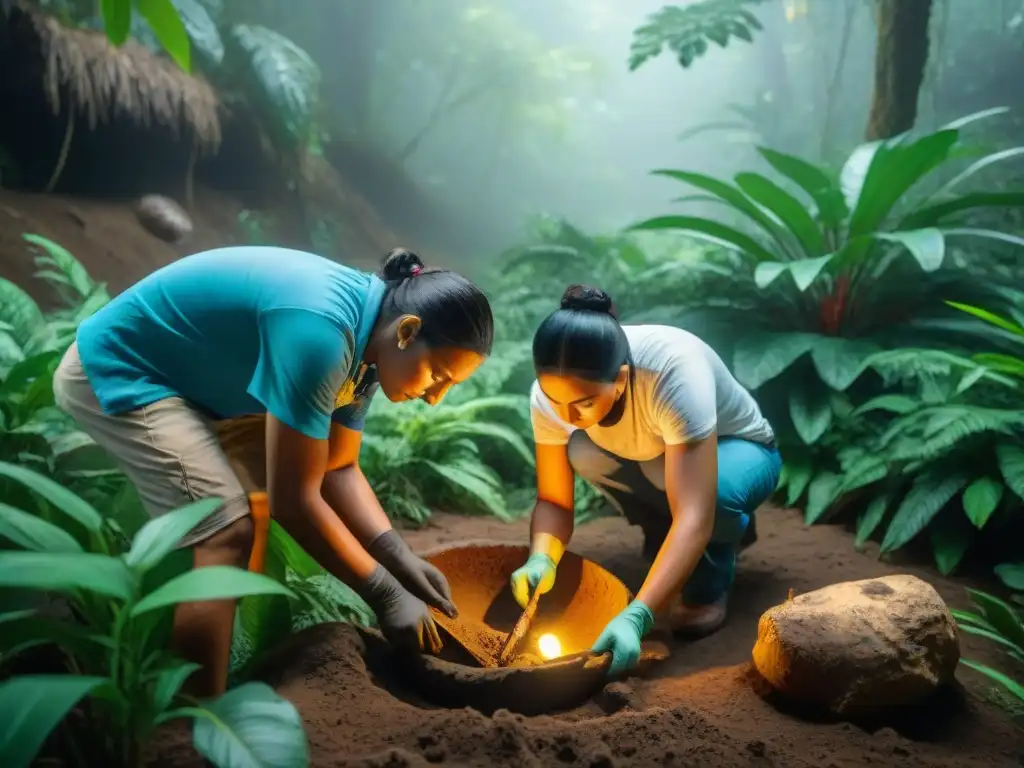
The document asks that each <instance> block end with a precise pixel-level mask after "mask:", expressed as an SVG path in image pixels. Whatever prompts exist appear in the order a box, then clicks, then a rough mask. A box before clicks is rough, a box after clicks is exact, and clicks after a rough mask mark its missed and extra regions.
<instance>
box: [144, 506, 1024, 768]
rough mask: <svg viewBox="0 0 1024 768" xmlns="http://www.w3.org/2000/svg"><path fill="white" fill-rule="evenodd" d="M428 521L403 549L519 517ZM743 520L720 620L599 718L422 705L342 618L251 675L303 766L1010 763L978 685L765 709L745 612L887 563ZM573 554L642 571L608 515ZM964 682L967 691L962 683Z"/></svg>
mask: <svg viewBox="0 0 1024 768" xmlns="http://www.w3.org/2000/svg"><path fill="white" fill-rule="evenodd" d="M435 522H436V523H437V525H436V526H435V527H433V528H431V529H427V530H425V531H417V532H411V533H410V534H409V535H408V539H409V541H410V543H411V544H412V545H413V546H414V547H415V548H416V549H418V550H420V551H423V550H427V549H430V548H433V547H436V546H437V545H438V544H441V543H446V542H451V541H459V540H465V539H484V538H486V539H500V538H504V539H506V540H509V541H516V542H517V543H518V542H519V541H522V540H525V537H526V535H527V534H526V530H527V529H526V526H525V524H520V525H517V526H504V525H500V524H497V523H494V522H492V521H487V520H470V519H466V518H453V517H447V516H440V517H438V518H437V519H436V521H435ZM759 522H760V524H759V526H758V528H759V533H760V535H761V540H760V541H759V542H758V543H757V544H756V545H754V546H753V547H752V548H751V549H750V550H748V551H747V552H746V553H745V554H744V556H743V558H742V565H741V567H740V569H739V575H738V584H737V592H736V597H735V600H734V601H733V606H732V613H731V616H730V620H729V622H728V624H727V625H726V626H725V627H724V628H723V629H722V630H721V631H720V632H719V633H717V634H716V635H714V636H712V637H709V638H706V639H704V640H702V641H698V642H695V643H691V644H688V645H682V644H680V645H677V646H676V647H675V649H674V653H673V656H672V658H671V659H670V660H669V661H668V662H666V663H664V664H663V665H661V666H659V667H658V668H657V669H656V671H655V673H654V674H655V675H656V677H653V678H652V679H649V680H640V679H632V680H630V681H628V683H627V685H628V689H627V690H623V689H622V686H616V690H615V691H614V694H613V695H609V696H606V697H604V699H605V701H607V700H608V699H614V700H617V701H619V703H620V706H621V703H622V702H628V704H629V705H628V706H626V707H625V708H624V709H620V710H619V711H618V712H616V714H614V715H610V716H609V715H606V714H605V712H604V711H602V709H601V708H600V706H599V704H598V702H597V701H594V702H591V703H588V704H587V705H586V706H584V707H582V708H580V709H577V710H574V711H572V712H567V713H561V714H558V715H554V716H543V717H533V718H526V717H521V716H518V715H512V714H509V713H507V712H498V713H496V714H495V715H494V716H493V717H485V716H483V715H481V714H480V713H479V712H476V711H474V710H470V709H462V710H441V709H436V708H431V707H428V706H426V705H423V704H421V703H419V702H417V701H415V699H414V697H413V696H412V695H411V694H410V693H408V691H407V690H406V689H404V688H403V687H401V686H400V685H399V684H398V681H396V680H394V679H393V675H391V674H388V673H387V672H384V673H383V674H382V676H379V675H377V674H375V673H374V672H372V671H370V670H369V669H368V666H367V663H366V661H365V658H364V656H365V654H366V651H365V645H364V643H363V642H362V641H361V640H360V636H359V634H358V633H357V632H356V631H355V630H353V629H351V628H347V627H342V626H324V627H319V628H314V629H312V630H309V631H308V632H306V633H304V634H302V635H298V636H296V637H295V638H293V639H292V641H291V643H290V644H289V646H288V647H287V648H286V649H283V652H282V653H280V654H279V655H277V656H276V658H275V659H273V660H271V662H270V664H269V665H268V666H269V669H270V670H271V671H270V672H269V673H268V674H267V675H266V678H267V680H268V682H270V683H271V684H272V685H274V686H275V687H276V688H277V689H278V690H279V691H280V692H281V693H282V694H283V695H285V696H287V697H288V698H290V699H291V700H292V701H294V702H295V703H296V705H297V706H298V707H299V709H300V711H301V712H302V715H303V717H304V718H305V721H306V728H307V733H308V735H309V738H310V742H311V749H312V760H313V765H314V766H318V767H319V766H361V767H364V768H369V766H396V767H397V766H426V765H437V764H441V765H452V766H455V765H458V766H481V767H483V766H488V767H491V766H493V767H495V768H503V767H506V766H507V767H510V768H511V767H512V766H580V767H581V768H582V767H586V766H593V767H595V768H596V767H597V766H659V765H678V766H704V767H705V768H742V767H743V766H759V767H761V768H765V767H767V766H778V767H779V768H782V767H785V768H803V766H814V768H853V767H854V766H864V765H871V766H893V767H894V768H895V767H896V766H898V767H899V768H1002V767H1003V766H1007V768H1008V767H1009V766H1019V765H1021V764H1022V761H1024V734H1022V733H1021V731H1020V730H1019V729H1017V728H1015V727H1014V726H1013V725H1012V724H1011V723H1010V722H1009V721H1008V719H1007V718H1006V716H1005V715H1004V714H1002V713H1001V712H999V711H997V710H995V709H994V708H992V707H991V706H990V705H988V704H986V703H984V702H983V701H982V700H981V699H980V698H979V697H978V696H977V695H976V693H977V692H980V691H982V690H983V687H977V688H972V690H971V691H969V692H968V693H966V694H965V693H962V692H951V693H950V694H949V695H947V696H944V697H942V700H941V701H937V702H935V703H934V705H933V706H930V707H929V708H928V709H927V711H923V712H917V713H914V714H912V715H910V716H908V717H906V718H905V719H904V720H903V721H902V722H899V723H888V724H884V725H883V724H878V723H876V724H874V726H872V727H866V726H865V727H862V726H855V725H852V724H848V723H831V724H830V723H821V722H818V723H816V722H812V721H809V720H806V719H801V718H799V717H798V716H797V715H796V714H794V713H786V712H784V711H782V710H780V709H779V708H777V707H776V706H774V705H773V703H772V702H771V701H770V698H771V697H770V696H767V695H765V694H764V691H763V686H762V685H761V684H760V683H759V681H758V680H757V679H756V677H755V676H754V674H753V673H752V671H751V665H750V651H751V647H752V646H753V643H754V639H755V634H756V625H757V618H758V617H759V616H760V614H761V612H763V611H764V609H766V608H767V607H769V606H770V605H773V604H775V603H778V602H781V601H782V600H784V599H785V598H786V594H787V592H788V590H789V589H790V588H792V589H793V590H794V591H796V592H798V593H799V592H804V591H808V590H811V589H815V588H818V587H821V586H824V585H826V584H829V583H834V582H836V581H843V580H851V579H860V578H867V577H870V576H877V575H880V574H885V573H891V572H894V570H895V569H893V568H891V567H889V566H886V565H884V564H881V563H879V562H877V561H876V560H874V559H873V558H871V557H868V556H864V555H859V554H856V553H855V552H854V551H853V550H852V547H851V543H850V541H849V538H848V537H847V536H846V535H845V534H844V533H843V532H842V531H839V530H837V529H835V528H829V527H819V528H813V529H810V530H807V529H805V528H803V526H802V524H801V523H800V521H799V518H798V517H797V516H796V515H794V514H791V513H786V512H776V511H768V512H766V513H765V514H764V515H763V517H762V519H761V520H760V521H759ZM573 548H574V549H575V550H577V551H578V552H580V553H581V554H584V555H586V556H588V557H592V558H594V559H595V560H597V561H599V562H601V563H603V564H604V565H605V566H607V567H609V568H611V569H612V570H613V571H614V572H615V573H617V574H618V575H620V576H621V577H623V578H624V580H625V581H626V582H627V584H629V585H630V586H631V587H633V588H635V587H636V584H637V582H638V581H639V580H642V578H643V574H644V570H645V565H644V564H643V563H642V562H641V561H640V557H639V551H640V537H639V535H638V533H637V532H636V531H635V530H633V529H630V528H627V526H625V525H624V524H623V522H622V521H620V520H602V521H598V522H596V523H593V524H590V525H586V526H583V527H581V528H580V529H579V530H578V531H577V533H576V537H575V539H574V547H573ZM900 570H901V571H903V572H907V571H912V570H913V569H908V568H906V567H904V568H901V569H900ZM920 575H921V576H922V577H924V578H926V579H928V580H929V581H930V582H931V583H933V584H934V585H935V586H936V588H937V589H938V590H939V591H940V593H942V594H943V596H944V598H946V599H947V600H948V601H950V602H951V603H952V604H954V605H962V604H963V597H962V588H961V587H960V586H958V585H956V584H955V583H953V582H947V581H945V580H942V579H938V578H936V577H935V576H934V575H931V574H929V573H928V572H926V571H923V572H920ZM964 653H965V655H967V656H971V657H973V658H981V659H986V660H988V661H993V660H994V659H993V656H992V651H991V649H990V648H988V647H987V646H986V645H985V644H983V643H978V642H977V641H976V640H973V639H971V638H967V639H965V643H964ZM370 666H371V667H374V665H373V664H371V665H370ZM374 668H375V669H377V667H374ZM964 682H967V683H969V684H970V685H972V686H979V681H978V679H977V677H976V676H971V677H970V679H965V681H964ZM610 693H611V692H610ZM606 706H607V705H606ZM862 725H863V724H862ZM901 734H902V735H901ZM163 757H164V760H163V761H161V763H160V764H161V765H164V766H167V765H174V766H186V765H194V764H197V763H196V762H194V758H193V757H191V756H189V755H188V750H187V748H185V747H184V745H181V744H179V745H178V747H177V748H173V747H169V748H168V749H166V750H164V751H163Z"/></svg>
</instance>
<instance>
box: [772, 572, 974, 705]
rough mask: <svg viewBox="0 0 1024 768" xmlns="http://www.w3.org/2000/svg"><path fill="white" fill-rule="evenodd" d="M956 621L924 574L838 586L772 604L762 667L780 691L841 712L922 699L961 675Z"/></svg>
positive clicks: (774, 686)
mask: <svg viewBox="0 0 1024 768" xmlns="http://www.w3.org/2000/svg"><path fill="white" fill-rule="evenodd" d="M959 660H960V636H959V632H958V630H957V626H956V623H955V622H954V621H953V617H952V615H951V614H950V612H949V609H948V608H947V607H946V604H945V602H943V600H942V598H941V597H939V594H938V592H936V591H935V589H934V588H933V587H932V586H931V585H930V584H928V583H926V582H924V581H922V580H921V579H919V578H917V577H916V576H885V577H880V578H877V579H866V580H864V581H851V582H845V583H843V584H834V585H832V586H830V587H825V588H824V589H819V590H816V591H814V592H808V593H807V594H804V595H800V596H799V597H796V598H793V599H792V600H788V601H786V602H785V603H783V604H782V605H778V606H776V607H774V608H771V609H769V610H768V611H767V612H765V614H764V615H763V616H761V620H760V622H759V623H758V627H757V643H756V644H755V645H754V665H755V666H756V667H757V670H758V672H760V673H761V675H762V677H764V678H765V680H767V681H768V683H770V684H771V686H772V687H773V688H775V689H776V690H777V691H779V692H780V693H782V694H784V695H786V696H789V697H791V698H792V699H795V700H797V701H800V702H803V703H805V704H811V705H815V706H817V707H820V708H822V709H824V710H827V711H829V712H832V713H834V714H838V715H846V716H853V715H858V714H862V715H863V714H870V713H877V712H879V711H880V710H883V709H888V708H891V707H899V706H906V705H910V704H915V703H918V702H920V701H921V700H923V699H924V698H926V697H927V696H928V695H929V694H931V693H932V692H934V691H935V690H936V689H937V688H938V687H940V686H942V685H944V684H946V683H949V682H951V681H952V680H953V672H954V671H955V670H956V666H957V663H958V662H959Z"/></svg>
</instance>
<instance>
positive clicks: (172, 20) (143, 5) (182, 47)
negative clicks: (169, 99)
mask: <svg viewBox="0 0 1024 768" xmlns="http://www.w3.org/2000/svg"><path fill="white" fill-rule="evenodd" d="M135 7H136V8H138V10H139V14H140V15H141V16H142V17H143V18H144V19H145V20H146V21H148V22H149V26H150V29H152V30H153V34H154V35H156V39H157V40H159V41H160V45H162V46H163V49H164V50H165V51H167V53H168V54H169V55H170V57H171V58H172V59H174V61H175V62H177V64H178V66H179V67H181V68H182V69H183V70H185V71H186V72H191V71H192V46H191V44H190V43H189V39H188V32H186V31H185V25H184V23H182V20H181V16H180V15H179V13H178V9H177V8H175V7H174V3H173V2H171V0H135Z"/></svg>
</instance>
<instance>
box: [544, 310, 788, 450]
mask: <svg viewBox="0 0 1024 768" xmlns="http://www.w3.org/2000/svg"><path fill="white" fill-rule="evenodd" d="M623 330H624V331H625V332H626V338H627V339H628V341H629V349H630V351H631V352H632V355H633V366H634V369H635V371H636V377H635V378H636V380H635V383H634V385H633V386H632V387H628V388H627V389H626V405H625V410H624V411H623V413H622V418H620V419H619V421H618V423H617V424H614V425H612V426H610V427H603V426H601V425H600V424H596V425H594V426H592V427H590V428H588V429H587V430H586V432H587V435H588V436H589V437H590V439H591V440H593V441H594V443H595V444H596V445H598V446H599V447H601V448H603V449H604V450H606V451H608V452H609V453H611V454H614V455H615V456H619V457H620V458H623V459H627V460H630V461H648V460H650V459H653V458H656V457H658V456H661V455H662V454H663V453H664V452H665V446H666V445H678V444H681V443H688V442H691V441H694V440H701V439H703V438H705V437H707V436H708V435H710V434H711V432H713V431H714V430H716V429H717V431H718V436H719V437H741V438H744V439H746V440H751V441H753V442H758V443H764V444H767V443H771V442H772V441H773V440H774V439H775V435H774V432H773V431H772V428H771V425H770V424H769V423H768V421H767V420H766V419H765V418H764V416H763V415H761V409H760V408H759V407H758V405H757V403H756V402H755V400H754V398H753V397H752V396H751V395H750V393H749V392H747V390H746V389H744V388H743V386H742V385H741V384H740V383H739V382H738V381H736V379H735V378H734V377H733V375H732V374H731V373H730V372H729V369H728V368H726V367H725V363H723V362H722V359H721V358H720V357H719V356H718V354H717V353H716V352H715V351H714V350H713V349H711V347H709V346H708V345H707V344H705V343H704V342H703V341H701V340H700V339H699V338H697V337H696V336H694V335H693V334H692V333H689V332H687V331H684V330H681V329H679V328H672V327H671V326H666V325H625V326H623ZM530 417H531V420H532V421H533V439H534V441H535V442H537V443H540V444H544V445H564V444H566V443H567V442H568V441H569V435H570V433H572V432H573V431H574V430H575V429H576V428H575V427H573V426H571V425H570V424H568V423H566V422H564V421H562V420H561V419H560V418H559V417H558V415H557V414H556V412H555V410H554V409H553V408H552V407H551V404H550V402H549V401H548V399H547V397H546V396H545V395H544V393H543V392H542V391H541V389H540V385H539V384H538V383H537V382H536V381H535V382H534V383H533V387H532V388H531V390H530Z"/></svg>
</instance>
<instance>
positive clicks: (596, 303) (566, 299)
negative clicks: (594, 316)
mask: <svg viewBox="0 0 1024 768" xmlns="http://www.w3.org/2000/svg"><path fill="white" fill-rule="evenodd" d="M562 309H575V310H589V311H591V312H601V313H603V314H606V315H612V316H613V317H614V315H615V309H614V307H613V304H612V297H611V296H609V295H608V294H607V293H605V292H604V291H602V290H601V289H600V288H594V287H592V286H589V285H570V286H569V287H568V288H566V289H565V293H563V294H562Z"/></svg>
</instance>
